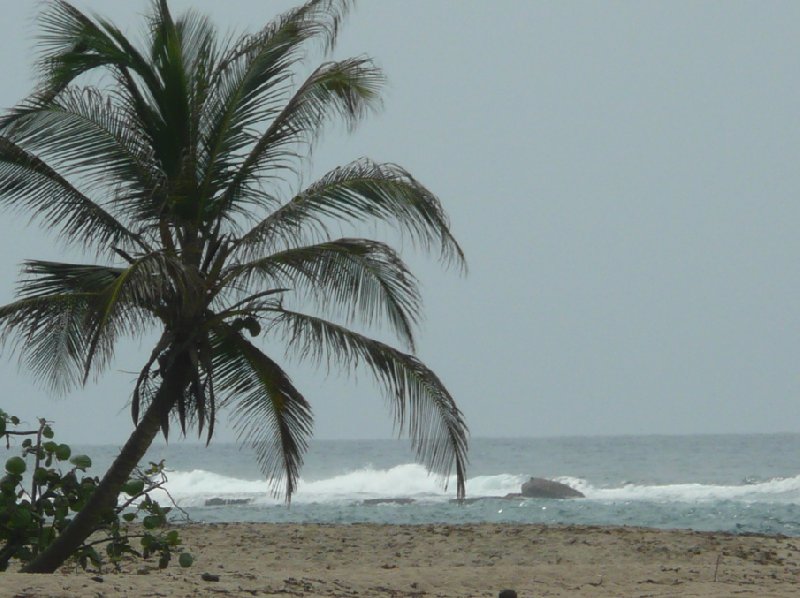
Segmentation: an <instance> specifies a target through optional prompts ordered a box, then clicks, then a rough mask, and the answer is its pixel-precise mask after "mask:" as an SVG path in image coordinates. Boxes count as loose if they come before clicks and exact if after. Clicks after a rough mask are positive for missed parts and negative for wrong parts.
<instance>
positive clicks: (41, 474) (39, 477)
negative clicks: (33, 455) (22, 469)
mask: <svg viewBox="0 0 800 598" xmlns="http://www.w3.org/2000/svg"><path fill="white" fill-rule="evenodd" d="M47 476H48V472H47V470H46V469H45V468H44V467H37V468H36V471H35V472H34V474H33V481H34V482H36V483H37V484H40V485H41V484H44V483H45V482H46V481H47Z"/></svg>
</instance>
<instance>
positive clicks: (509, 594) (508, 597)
mask: <svg viewBox="0 0 800 598" xmlns="http://www.w3.org/2000/svg"><path fill="white" fill-rule="evenodd" d="M497 598H517V593H516V592H515V591H514V590H503V591H502V592H500V595H499V596H498V597H497Z"/></svg>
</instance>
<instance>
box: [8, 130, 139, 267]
mask: <svg viewBox="0 0 800 598" xmlns="http://www.w3.org/2000/svg"><path fill="white" fill-rule="evenodd" d="M0 205H5V206H9V207H11V208H13V209H17V210H25V211H27V212H29V213H32V214H33V215H34V216H37V217H38V218H39V219H40V220H41V221H43V224H44V226H45V227H47V228H53V229H56V230H58V231H59V232H60V237H61V238H62V239H63V240H64V241H66V242H68V243H76V244H79V245H82V246H83V247H86V248H90V247H93V248H95V250H97V251H98V252H100V251H102V250H104V249H105V250H107V249H108V248H109V247H112V246H115V245H120V246H123V247H129V248H131V247H137V248H144V249H147V245H146V244H145V242H144V241H143V239H142V238H141V236H140V235H138V234H135V233H133V232H131V231H130V230H128V228H126V227H125V226H124V225H123V224H122V223H121V222H120V221H119V220H117V219H116V218H114V217H113V216H112V215H111V214H110V213H109V212H107V211H106V210H105V209H103V208H102V207H101V206H100V205H99V204H97V203H96V202H94V201H92V200H91V199H90V198H89V197H87V196H86V195H84V194H83V193H81V192H80V191H79V190H78V189H77V188H75V187H74V186H73V185H72V184H71V183H70V182H69V181H68V180H66V179H65V178H64V177H62V176H61V175H60V174H58V172H56V171H55V170H54V169H53V168H51V167H50V166H49V165H48V164H47V163H45V162H44V161H43V160H41V159H39V158H38V157H36V156H35V155H33V154H31V153H29V152H27V151H25V150H24V149H22V148H21V147H19V146H18V145H17V144H15V143H14V142H13V141H11V140H9V139H7V138H5V137H0Z"/></svg>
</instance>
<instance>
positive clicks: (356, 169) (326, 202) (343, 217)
mask: <svg viewBox="0 0 800 598" xmlns="http://www.w3.org/2000/svg"><path fill="white" fill-rule="evenodd" d="M368 220H378V221H385V222H388V223H389V224H391V225H393V226H396V227H397V228H399V229H400V230H401V231H403V232H405V233H406V234H408V235H410V236H411V238H412V240H414V241H415V242H416V243H418V244H419V245H420V246H422V247H423V248H424V249H433V248H434V247H438V250H439V252H440V255H441V256H442V259H444V260H445V261H446V262H448V263H456V264H457V265H458V266H460V267H461V268H462V269H466V261H465V259H464V253H463V251H462V250H461V247H460V246H459V245H458V242H457V241H456V240H455V238H454V237H453V235H452V234H451V232H450V223H449V221H448V218H447V215H446V214H445V212H444V208H443V207H442V204H441V202H440V201H439V199H438V198H437V197H436V196H435V195H434V194H433V193H431V192H430V191H429V190H428V189H427V188H426V187H424V186H423V185H422V184H421V183H420V182H418V181H417V180H416V179H414V177H412V176H411V175H410V174H409V173H408V172H407V171H406V170H404V169H403V168H401V167H400V166H397V165H394V164H377V163H375V162H372V161H370V160H366V159H362V160H358V161H356V162H353V163H351V164H349V165H347V166H343V167H340V168H336V169H335V170H333V171H331V172H329V173H328V174H326V175H325V176H323V177H322V178H321V179H320V180H319V181H317V182H316V183H314V184H312V185H311V186H310V187H308V188H307V189H306V190H305V191H303V192H302V193H301V194H300V195H298V196H297V197H295V198H294V199H293V200H292V201H290V202H288V203H286V204H284V205H283V206H281V207H280V208H279V209H278V210H276V211H274V212H273V213H272V214H270V215H269V216H267V217H266V218H265V219H264V220H262V221H261V222H259V223H258V224H257V225H256V226H254V227H253V228H252V229H251V230H250V231H249V232H248V233H247V234H245V235H244V236H243V237H241V238H240V239H239V240H238V241H237V242H236V245H237V247H238V248H239V250H240V251H243V252H245V253H246V254H251V253H252V252H257V251H263V250H264V249H265V248H266V249H270V248H274V247H275V246H276V245H278V244H288V245H290V246H291V245H294V244H297V242H298V240H299V239H303V238H305V237H307V236H309V235H314V234H316V235H319V234H320V233H321V234H323V235H325V234H326V233H327V227H328V226H329V225H330V224H331V223H332V222H335V221H339V222H352V221H361V222H364V221H368Z"/></svg>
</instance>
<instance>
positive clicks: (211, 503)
mask: <svg viewBox="0 0 800 598" xmlns="http://www.w3.org/2000/svg"><path fill="white" fill-rule="evenodd" d="M249 503H250V499H249V498H207V499H206V502H205V506H207V507H227V506H230V505H246V504H249Z"/></svg>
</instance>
